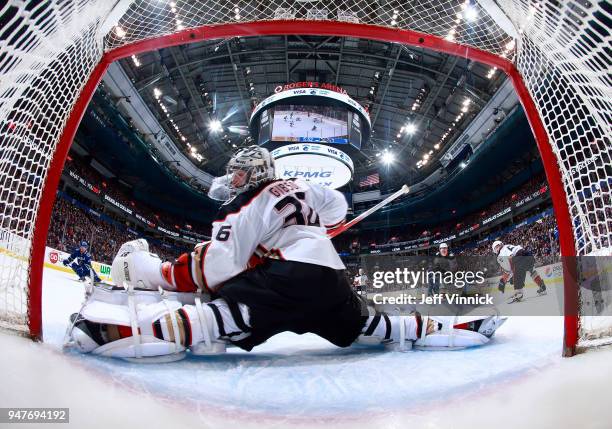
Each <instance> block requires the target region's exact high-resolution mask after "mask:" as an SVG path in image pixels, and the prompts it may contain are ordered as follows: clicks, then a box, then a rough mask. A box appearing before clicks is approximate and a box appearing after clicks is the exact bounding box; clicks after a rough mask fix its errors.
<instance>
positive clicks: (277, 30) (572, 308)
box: [28, 20, 579, 356]
mask: <svg viewBox="0 0 612 429" xmlns="http://www.w3.org/2000/svg"><path fill="white" fill-rule="evenodd" d="M299 28H300V31H299V32H298V33H299V34H300V35H312V36H339V37H357V38H365V39H372V40H378V41H383V42H392V43H402V44H404V45H409V46H414V47H422V48H427V49H431V50H433V51H437V52H442V53H446V54H451V55H456V56H459V57H463V58H469V59H471V60H475V61H478V62H480V63H483V64H486V65H489V66H491V67H497V68H498V69H499V70H502V71H503V72H504V73H506V75H507V76H508V78H509V79H510V81H511V82H512V84H513V86H514V89H515V91H516V93H517V95H518V98H519V99H520V101H521V104H522V106H523V109H524V110H525V113H526V115H527V119H528V121H529V124H530V126H531V129H532V132H533V135H534V137H535V140H536V143H537V146H538V149H539V152H540V156H541V157H542V163H543V165H544V170H545V173H546V178H547V181H548V184H549V188H550V194H551V198H552V202H553V208H554V212H555V217H556V219H557V225H558V230H559V242H560V248H561V255H562V256H563V258H562V259H563V272H564V276H563V278H564V314H565V322H564V329H565V333H564V339H563V355H564V356H571V355H573V354H574V353H575V350H576V344H577V341H578V329H579V317H578V313H579V312H578V287H577V284H576V281H575V278H576V269H575V264H572V263H570V262H571V261H573V260H574V258H573V257H575V256H576V247H575V243H574V235H573V232H572V221H571V216H570V210H569V206H568V202H567V198H566V194H565V190H564V187H563V182H562V177H561V172H560V169H559V166H558V163H557V159H556V157H555V154H554V153H553V149H552V147H551V145H550V142H549V139H548V135H547V133H546V130H545V127H544V125H543V123H542V120H541V118H540V116H539V114H538V110H537V108H536V105H535V103H534V101H533V99H532V98H531V96H530V95H529V91H528V90H527V87H526V85H525V82H524V81H523V79H522V77H521V75H520V73H519V72H518V70H517V69H516V67H515V65H514V64H513V63H512V62H510V61H509V60H508V59H506V58H502V57H499V56H497V55H495V54H492V53H490V52H487V51H484V50H481V49H478V48H474V47H471V46H467V45H462V44H459V43H457V42H452V41H448V40H445V39H444V38H442V37H439V36H434V35H430V34H425V33H420V32H418V31H413V30H404V29H397V28H387V27H382V26H377V25H370V24H358V23H350V22H334V21H307V20H301V21H300V26H299ZM294 34H296V22H295V21H292V20H287V21H258V22H249V23H231V24H219V25H204V26H201V27H197V28H191V29H185V30H181V31H179V32H176V33H173V34H168V35H163V36H159V37H153V38H149V39H144V40H140V41H136V42H132V43H129V44H126V45H124V46H120V47H117V48H114V49H112V50H109V51H107V52H105V53H104V55H103V56H102V58H101V59H100V62H99V63H98V65H97V66H96V67H95V68H94V70H93V72H92V73H91V74H90V76H89V78H88V79H87V82H86V83H85V85H84V87H83V89H82V91H81V93H80V94H79V96H78V98H77V100H76V103H75V105H74V107H73V109H72V112H71V113H70V116H69V118H68V120H67V122H66V125H65V126H64V129H63V131H62V134H61V137H60V140H59V142H58V144H57V146H56V149H55V153H54V154H53V158H52V160H51V164H50V166H49V170H48V172H47V177H46V179H45V181H44V185H43V192H42V198H41V200H40V204H39V209H38V212H37V215H36V220H35V224H34V225H35V230H34V235H33V240H32V251H31V267H30V272H29V279H28V280H29V281H28V283H29V303H28V312H29V314H28V316H29V317H28V323H29V330H30V336H31V337H32V338H34V339H37V340H40V339H42V275H43V261H44V255H45V245H46V241H47V233H48V230H49V224H50V220H51V212H52V210H53V204H54V201H55V194H56V191H57V188H58V184H59V180H60V176H61V173H62V170H63V168H64V162H65V160H66V157H67V155H68V151H69V149H70V146H71V145H72V141H73V139H74V136H75V134H76V131H77V128H78V126H79V124H80V122H81V119H82V117H83V114H84V113H85V109H86V108H87V106H88V104H89V102H90V100H91V98H92V96H93V93H94V91H95V89H96V87H97V86H98V84H99V83H100V81H101V79H102V77H103V75H104V73H105V72H106V70H107V68H108V66H109V65H110V64H111V63H112V62H114V61H117V60H119V59H122V58H126V57H129V56H131V55H136V54H140V53H143V52H147V51H151V50H155V49H161V48H166V47H170V46H177V45H183V44H188V43H193V42H198V41H203V40H210V39H222V38H230V37H248V36H266V35H277V36H285V35H294Z"/></svg>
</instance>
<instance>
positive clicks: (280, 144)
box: [249, 82, 371, 189]
mask: <svg viewBox="0 0 612 429" xmlns="http://www.w3.org/2000/svg"><path fill="white" fill-rule="evenodd" d="M249 128H250V132H251V135H252V136H253V137H254V138H255V140H256V141H257V143H258V144H259V145H261V146H264V147H266V148H267V149H269V150H270V151H271V153H272V156H273V157H274V159H275V163H276V168H277V171H278V173H277V174H278V176H279V177H280V178H284V179H288V178H293V177H295V178H301V179H304V180H309V181H314V182H317V183H319V184H322V185H325V186H329V187H331V188H334V189H336V188H340V187H342V186H344V185H346V184H347V183H348V182H349V181H350V180H351V179H352V177H353V171H354V168H353V161H352V159H351V156H352V155H354V154H355V153H357V152H359V150H360V149H361V146H362V145H363V144H365V143H366V142H367V140H368V138H369V136H370V129H371V123H370V117H369V115H368V112H367V111H366V110H365V109H364V108H363V106H361V105H360V104H359V103H357V102H356V101H355V100H353V99H352V98H351V97H349V96H348V94H347V93H346V91H344V90H343V89H342V88H340V87H338V86H336V85H332V84H324V83H323V84H320V83H317V82H297V83H291V84H287V85H284V86H278V87H277V88H276V91H275V94H273V95H271V96H270V97H268V98H266V99H265V100H263V101H262V102H261V103H260V104H259V105H257V107H256V108H255V109H254V110H253V113H252V114H251V118H250V122H249Z"/></svg>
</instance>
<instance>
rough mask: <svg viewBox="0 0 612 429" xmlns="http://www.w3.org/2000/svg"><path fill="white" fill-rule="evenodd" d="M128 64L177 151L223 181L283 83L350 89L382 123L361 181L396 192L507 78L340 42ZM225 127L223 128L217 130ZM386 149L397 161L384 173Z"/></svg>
mask: <svg viewBox="0 0 612 429" xmlns="http://www.w3.org/2000/svg"><path fill="white" fill-rule="evenodd" d="M121 65H122V67H123V68H124V70H125V71H126V73H127V74H128V76H129V77H130V78H131V79H132V82H133V84H134V86H135V88H136V89H137V90H138V92H139V93H140V95H141V96H142V98H143V99H144V100H145V101H146V102H147V103H148V104H149V106H150V108H151V110H152V111H153V112H154V114H155V115H156V116H157V118H158V120H159V122H160V124H161V125H162V127H163V128H164V129H165V131H166V132H167V133H168V135H170V136H173V137H174V140H175V142H176V143H177V146H178V147H180V148H182V150H184V151H185V153H186V154H189V155H191V156H192V159H193V160H194V162H195V163H196V164H197V165H199V166H200V168H202V169H203V170H205V171H207V172H209V173H211V174H214V175H219V174H221V173H222V171H223V166H224V164H225V163H226V162H227V160H228V158H229V155H230V153H231V152H232V151H234V150H235V148H236V147H239V146H241V145H245V144H251V143H252V142H251V141H250V138H249V136H248V134H247V125H248V117H249V116H250V113H251V110H252V109H253V107H254V106H255V105H256V104H257V103H258V102H260V101H261V100H263V99H264V98H266V97H268V96H269V95H271V94H273V93H274V89H275V88H276V87H277V86H278V85H283V84H285V83H288V82H302V81H317V82H320V83H324V82H325V83H333V84H336V85H338V86H341V87H342V88H344V89H345V90H346V91H347V92H348V94H349V95H350V96H351V97H352V98H354V99H355V100H356V101H358V102H359V103H361V104H362V105H363V106H365V107H366V108H367V109H368V110H369V112H370V116H371V120H372V124H373V134H372V138H371V139H370V141H369V143H367V144H366V145H365V146H363V147H362V152H361V156H359V157H357V159H354V162H355V166H356V174H355V176H356V177H359V176H360V175H361V174H362V173H369V172H371V171H373V170H375V169H380V172H381V174H382V175H383V180H385V181H386V182H387V185H389V186H393V184H394V183H400V182H402V183H406V182H407V183H413V182H415V181H417V180H419V179H420V177H422V176H423V175H425V174H427V173H428V172H430V171H431V169H432V168H435V167H439V162H437V158H438V156H439V155H441V154H442V153H444V150H445V148H446V147H447V146H448V145H449V144H450V143H451V142H452V141H453V139H455V138H457V137H458V136H459V135H460V134H461V131H462V130H463V129H464V128H465V127H466V126H467V125H468V124H469V123H470V121H471V119H472V118H473V117H474V116H475V115H476V114H477V113H478V112H479V111H480V109H481V108H482V107H483V106H484V105H485V104H486V103H487V101H488V100H489V99H490V98H491V96H492V95H493V94H494V93H495V91H496V90H497V88H498V87H499V86H500V84H501V83H502V82H503V79H504V76H503V74H502V73H499V72H495V71H494V70H492V69H491V68H490V67H488V66H485V65H482V64H479V63H476V62H474V61H471V60H468V59H464V58H459V57H455V56H451V55H447V54H443V53H437V52H433V51H429V50H426V49H423V48H413V47H407V46H403V45H400V44H394V43H385V42H379V41H373V40H366V39H357V38H350V37H335V36H333V37H330V36H321V37H313V36H299V35H295V36H262V37H259V36H258V37H239V38H231V39H224V40H214V41H206V42H198V43H192V44H188V45H183V46H177V47H170V48H165V49H161V50H158V51H152V52H148V53H146V54H140V55H138V56H137V57H136V56H133V57H132V58H129V59H125V60H122V61H121ZM466 100H469V102H468V101H466ZM466 103H469V104H466ZM215 120H219V121H221V124H222V126H223V129H222V130H213V129H211V128H212V127H211V124H213V123H214V121H215ZM385 149H386V150H387V151H388V152H390V153H392V154H393V155H394V157H395V161H394V162H393V163H392V164H391V165H384V168H382V167H383V164H384V163H383V162H382V158H383V156H382V155H383V153H384V151H385ZM195 154H197V155H199V156H197V157H196V156H195ZM425 158H428V159H427V162H426V163H425V164H424V165H423V166H421V167H417V162H418V161H422V160H423V159H425Z"/></svg>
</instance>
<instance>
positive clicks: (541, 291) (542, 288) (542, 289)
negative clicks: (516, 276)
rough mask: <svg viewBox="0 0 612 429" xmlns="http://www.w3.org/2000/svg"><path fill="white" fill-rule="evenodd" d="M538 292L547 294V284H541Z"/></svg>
mask: <svg viewBox="0 0 612 429" xmlns="http://www.w3.org/2000/svg"><path fill="white" fill-rule="evenodd" d="M536 292H537V294H538V296H542V295H546V285H544V284H543V285H542V286H540V287H539V288H538V290H537V291H536Z"/></svg>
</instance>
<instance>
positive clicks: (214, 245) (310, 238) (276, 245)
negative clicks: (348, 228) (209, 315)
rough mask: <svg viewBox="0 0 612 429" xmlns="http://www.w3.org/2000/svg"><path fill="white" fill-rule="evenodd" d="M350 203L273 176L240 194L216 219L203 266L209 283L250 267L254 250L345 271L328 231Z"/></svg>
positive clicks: (335, 194) (333, 194)
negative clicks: (269, 179)
mask: <svg viewBox="0 0 612 429" xmlns="http://www.w3.org/2000/svg"><path fill="white" fill-rule="evenodd" d="M347 209H348V204H347V202H346V199H345V198H344V196H343V195H342V194H341V193H340V192H338V191H335V190H332V189H329V188H325V187H322V186H320V185H317V184H313V183H309V182H305V181H301V180H275V181H273V182H270V183H267V184H264V185H261V186H259V187H258V188H255V189H253V190H250V191H247V192H244V193H242V194H239V195H238V196H236V197H235V198H234V199H232V200H231V201H229V202H228V203H226V204H224V205H223V206H222V207H221V209H220V210H219V213H218V214H217V217H216V219H215V220H214V221H213V229H212V235H211V242H210V244H208V245H207V246H206V248H205V249H204V250H203V256H202V258H201V262H200V264H201V265H200V266H201V268H202V273H203V278H204V282H205V286H206V287H207V288H208V289H210V290H215V289H216V288H217V287H218V286H219V285H220V284H222V283H223V282H225V281H226V280H228V279H230V278H232V277H234V276H235V275H237V274H239V273H241V272H243V271H244V270H246V269H247V267H248V264H249V260H250V259H251V256H252V255H253V254H256V255H258V256H261V257H268V258H277V259H282V260H288V261H297V262H306V263H309V264H316V265H322V266H326V267H330V268H333V269H337V270H341V269H344V268H345V267H344V264H343V263H342V261H341V260H340V257H339V256H338V253H337V252H336V249H335V248H334V245H333V244H332V242H331V240H330V239H329V238H328V237H327V230H328V229H330V228H334V227H337V226H339V225H341V224H342V223H343V222H344V219H345V217H346V213H347Z"/></svg>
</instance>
